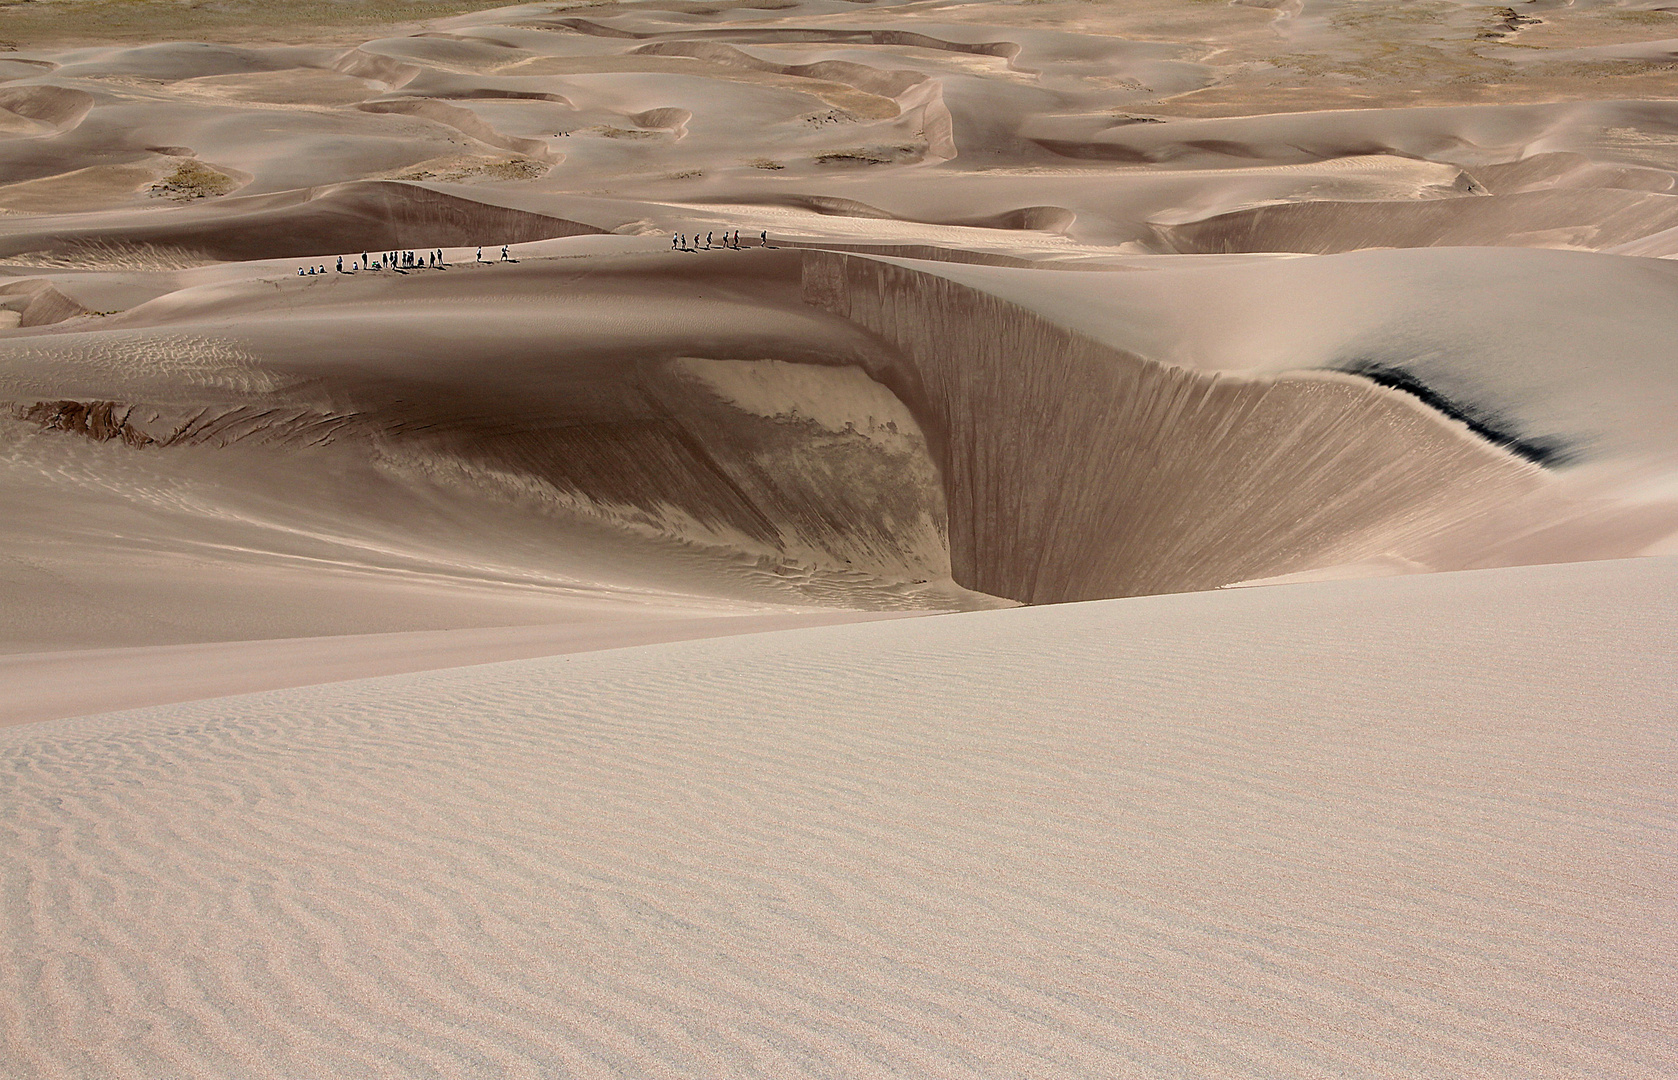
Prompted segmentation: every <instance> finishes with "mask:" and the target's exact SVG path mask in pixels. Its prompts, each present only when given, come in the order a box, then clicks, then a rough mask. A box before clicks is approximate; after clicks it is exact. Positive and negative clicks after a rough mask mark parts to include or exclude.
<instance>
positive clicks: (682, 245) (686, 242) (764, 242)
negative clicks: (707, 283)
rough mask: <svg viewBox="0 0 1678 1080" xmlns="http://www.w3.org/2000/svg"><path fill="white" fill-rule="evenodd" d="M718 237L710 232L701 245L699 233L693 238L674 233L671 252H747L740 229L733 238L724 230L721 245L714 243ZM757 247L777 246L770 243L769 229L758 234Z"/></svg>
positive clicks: (735, 231) (736, 230)
mask: <svg viewBox="0 0 1678 1080" xmlns="http://www.w3.org/2000/svg"><path fill="white" fill-rule="evenodd" d="M716 235H717V234H716V233H714V232H708V233H706V234H705V242H704V243H700V242H699V234H698V233H694V234H693V236H691V237H689V236H688V235H687V234H686V233H673V234H671V236H670V250H671V251H710V250H711V249H712V248H726V249H727V250H729V251H744V250H745V248H743V247H741V246H740V230H739V229H735V230H734V235H733V236H732V237H730V236H729V234H728V232H727V230H724V232H723V234H722V243H720V244H718V243H716V242H714V237H715V236H716ZM757 246H758V247H766V248H772V247H774V246H775V245H774V244H771V243H770V242H769V230H768V229H765V230H764V231H763V232H761V233H759V234H758V245H757Z"/></svg>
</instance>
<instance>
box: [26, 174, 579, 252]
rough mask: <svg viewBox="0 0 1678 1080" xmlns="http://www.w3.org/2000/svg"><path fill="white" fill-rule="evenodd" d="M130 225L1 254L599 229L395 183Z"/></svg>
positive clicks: (287, 246)
mask: <svg viewBox="0 0 1678 1080" xmlns="http://www.w3.org/2000/svg"><path fill="white" fill-rule="evenodd" d="M130 220H131V222H132V223H128V224H111V225H107V226H104V227H98V226H89V227H86V228H80V229H60V230H53V231H51V232H38V233H17V234H14V235H11V236H3V237H0V258H8V257H12V256H18V255H37V256H39V255H45V256H54V255H63V256H74V255H76V254H77V253H78V252H84V251H91V250H98V249H100V248H101V247H116V248H160V249H168V250H173V251H183V252H197V253H200V254H202V255H203V256H204V257H205V258H206V259H209V260H222V261H229V262H231V261H241V260H248V259H281V258H302V257H306V256H320V255H333V254H342V253H347V252H354V251H383V250H386V249H390V248H424V247H461V246H470V245H474V244H518V243H526V242H529V241H532V240H548V239H551V238H553V237H556V236H581V235H588V234H598V233H603V232H605V230H604V229H598V228H595V227H594V226H592V225H585V224H583V223H581V222H577V221H570V220H567V219H565V218H556V217H548V216H547V215H544V214H533V213H531V212H529V211H527V210H514V209H510V208H508V207H503V206H494V205H491V204H488V203H480V202H475V201H473V200H471V199H463V198H460V197H459V196H457V195H449V194H446V193H444V192H441V191H433V190H431V189H430V188H426V187H420V186H418V185H415V184H403V183H396V182H394V181H359V182H356V183H351V184H340V185H336V186H334V187H330V188H324V189H319V190H315V191H302V192H282V193H279V194H276V195H253V196H248V197H244V198H232V199H224V200H221V201H219V202H216V203H214V204H212V205H209V206H205V207H203V208H202V209H199V208H196V207H195V208H193V209H192V210H191V211H172V212H170V213H168V214H166V215H163V214H156V213H144V214H135V215H132V217H131V219H130Z"/></svg>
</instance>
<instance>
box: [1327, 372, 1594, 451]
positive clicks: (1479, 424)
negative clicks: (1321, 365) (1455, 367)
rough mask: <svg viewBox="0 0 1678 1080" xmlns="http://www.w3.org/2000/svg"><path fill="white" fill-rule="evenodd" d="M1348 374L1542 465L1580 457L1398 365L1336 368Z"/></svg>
mask: <svg viewBox="0 0 1678 1080" xmlns="http://www.w3.org/2000/svg"><path fill="white" fill-rule="evenodd" d="M1340 370H1341V371H1344V372H1346V373H1348V374H1351V375H1361V376H1362V377H1364V378H1366V379H1368V380H1369V381H1370V382H1373V383H1376V384H1378V385H1381V386H1385V387H1388V388H1390V389H1393V390H1401V391H1403V392H1404V393H1406V394H1409V395H1410V396H1411V397H1414V398H1416V399H1417V400H1419V401H1421V402H1422V404H1424V405H1427V406H1429V407H1430V408H1433V409H1437V410H1438V411H1440V412H1442V413H1444V414H1445V415H1446V416H1449V417H1450V418H1451V419H1453V420H1460V421H1461V422H1463V423H1464V424H1467V425H1468V429H1469V430H1470V431H1472V432H1474V434H1476V435H1478V436H1480V437H1481V438H1483V439H1485V440H1487V441H1488V442H1491V443H1495V444H1496V445H1498V446H1501V447H1503V448H1504V449H1506V450H1508V451H1509V452H1510V453H1513V454H1515V455H1516V456H1518V457H1521V458H1524V459H1526V460H1527V461H1530V462H1532V463H1533V464H1534V465H1542V466H1544V467H1546V468H1554V467H1556V466H1558V465H1567V464H1571V463H1572V462H1574V461H1577V460H1578V459H1579V457H1580V454H1579V450H1578V448H1577V447H1575V446H1572V445H1569V444H1568V442H1567V441H1566V440H1564V439H1562V438H1560V437H1558V436H1554V435H1549V436H1542V437H1538V438H1528V437H1526V436H1523V435H1522V434H1521V433H1520V432H1518V431H1516V430H1515V429H1514V427H1513V425H1512V424H1511V423H1510V422H1509V421H1508V420H1507V419H1506V418H1504V417H1502V416H1499V415H1498V414H1497V413H1496V412H1493V411H1492V410H1490V409H1486V408H1483V407H1481V406H1478V405H1471V404H1467V403H1465V402H1461V401H1454V400H1452V399H1451V398H1448V397H1446V396H1445V395H1444V394H1441V393H1440V392H1439V391H1438V390H1435V389H1434V388H1433V387H1431V386H1429V385H1428V384H1427V383H1425V382H1423V381H1422V380H1421V379H1418V378H1417V377H1416V376H1415V375H1413V374H1411V373H1410V372H1408V371H1406V370H1404V369H1403V368H1401V367H1397V366H1394V365H1392V364H1384V363H1382V362H1381V361H1379V360H1367V359H1359V360H1352V361H1350V362H1348V363H1346V364H1345V365H1343V366H1342V367H1341V368H1340Z"/></svg>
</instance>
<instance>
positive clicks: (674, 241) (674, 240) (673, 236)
mask: <svg viewBox="0 0 1678 1080" xmlns="http://www.w3.org/2000/svg"><path fill="white" fill-rule="evenodd" d="M681 238H682V234H681V233H671V234H670V250H671V251H675V250H676V249H677V248H678V247H680V246H681V245H680V244H679V243H677V241H679V240H680V239H681Z"/></svg>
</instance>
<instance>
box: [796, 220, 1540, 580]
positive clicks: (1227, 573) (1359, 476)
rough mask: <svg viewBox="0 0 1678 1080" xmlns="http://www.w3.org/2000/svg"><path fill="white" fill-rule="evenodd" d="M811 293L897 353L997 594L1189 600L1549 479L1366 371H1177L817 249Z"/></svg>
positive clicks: (1321, 561)
mask: <svg viewBox="0 0 1678 1080" xmlns="http://www.w3.org/2000/svg"><path fill="white" fill-rule="evenodd" d="M804 284H805V296H806V301H807V302H808V303H811V304H813V305H815V306H817V307H820V308H822V309H824V310H827V311H830V312H833V313H834V314H836V315H839V316H840V317H842V318H845V319H848V320H850V321H851V322H854V323H856V324H858V325H860V326H862V327H864V328H865V329H867V330H869V331H870V332H872V333H874V334H876V335H879V337H880V338H881V339H882V340H883V341H884V342H886V343H887V344H888V345H889V352H888V355H890V356H892V357H893V359H890V360H887V361H883V362H881V364H880V365H879V366H877V367H876V368H874V369H873V370H871V371H870V374H871V375H872V376H873V377H874V378H875V379H877V380H879V381H880V382H881V383H883V384H884V385H886V386H887V387H889V388H891V389H892V391H893V392H894V393H896V394H897V395H898V397H899V398H900V399H901V400H903V401H904V402H905V403H907V404H908V405H909V407H910V409H911V411H913V412H914V414H915V416H916V419H917V420H918V421H919V422H920V425H921V428H922V430H923V431H925V432H926V436H927V441H928V445H929V446H930V447H931V448H932V451H933V453H934V455H935V457H936V460H937V464H938V467H939V470H940V472H941V474H942V476H943V483H944V490H945V496H946V502H947V506H948V514H949V537H950V561H951V568H952V571H953V574H954V577H955V580H956V581H957V582H958V583H960V584H961V585H964V586H966V587H967V588H970V589H976V590H978V591H981V592H986V593H990V594H992V595H996V596H1005V597H1008V598H1010V599H1014V600H1019V601H1022V602H1026V603H1055V602H1063V601H1071V600H1089V599H1097V598H1102V597H1114V596H1134V595H1144V594H1150V593H1165V592H1185V591H1194V590H1200V589H1211V588H1217V587H1219V586H1221V585H1226V584H1229V583H1231V582H1236V581H1245V580H1252V579H1256V578H1262V577H1269V576H1274V575H1278V574H1286V573H1292V572H1296V571H1300V570H1305V569H1310V568H1313V567H1320V566H1332V565H1337V564H1343V563H1351V562H1356V561H1359V560H1363V559H1369V558H1375V557H1381V556H1384V555H1387V554H1397V555H1400V556H1403V555H1405V553H1407V552H1413V551H1416V550H1418V549H1420V548H1423V547H1426V546H1427V545H1429V544H1432V543H1434V542H1436V541H1437V539H1438V537H1439V536H1440V535H1442V534H1443V533H1445V532H1448V531H1449V530H1450V529H1452V528H1453V527H1457V526H1459V525H1460V524H1462V523H1464V522H1466V521H1469V520H1472V519H1474V518H1475V517H1476V516H1477V515H1480V514H1482V513H1484V512H1486V510H1487V508H1488V507H1496V506H1498V505H1500V504H1501V503H1502V502H1503V501H1504V500H1510V499H1514V498H1517V497H1519V496H1520V495H1521V494H1522V493H1524V492H1526V491H1528V490H1530V488H1531V486H1532V485H1533V484H1534V483H1536V482H1537V474H1536V473H1535V471H1534V470H1533V468H1532V466H1531V465H1530V464H1528V463H1527V462H1526V461H1523V460H1522V459H1521V458H1519V457H1517V456H1515V455H1513V454H1511V453H1508V452H1506V450H1505V448H1503V447H1501V446H1498V445H1493V444H1492V443H1491V442H1490V441H1482V440H1480V439H1477V438H1474V437H1472V436H1470V435H1468V434H1467V433H1464V432H1462V431H1461V430H1460V429H1457V428H1455V426H1454V425H1452V424H1451V423H1450V422H1449V421H1448V420H1446V419H1445V418H1444V417H1441V416H1437V415H1434V414H1432V413H1429V412H1427V411H1426V410H1425V409H1424V408H1423V407H1422V406H1421V405H1419V404H1417V403H1416V402H1415V401H1413V400H1411V399H1409V398H1407V397H1404V396H1401V395H1399V394H1395V393H1393V392H1392V391H1391V390H1389V389H1388V388H1385V387H1381V386H1378V385H1375V384H1374V383H1373V382H1372V381H1364V380H1353V379H1350V378H1347V377H1344V376H1337V375H1327V374H1325V375H1321V376H1300V377H1282V378H1274V379H1243V378H1237V377H1229V376H1226V375H1219V374H1214V373H1208V372H1199V371H1189V370H1184V369H1181V368H1173V367H1167V366H1165V365H1162V364H1157V363H1153V362H1151V361H1148V360H1146V359H1144V358H1142V357H1138V356H1135V355H1131V354H1128V353H1124V352H1121V351H1119V350H1116V349H1113V348H1110V347H1108V346H1105V345H1102V344H1100V343H1098V342H1095V341H1092V340H1090V339H1088V338H1084V337H1082V336H1080V335H1078V334H1076V333H1073V332H1072V331H1069V330H1067V329H1066V328H1065V327H1062V326H1060V325H1057V324H1055V323H1053V322H1051V321H1049V320H1047V319H1044V318H1042V317H1040V316H1037V315H1036V314H1034V313H1032V312H1029V311H1025V310H1023V309H1021V308H1019V307H1018V306H1016V305H1014V304H1012V303H1009V302H1007V301H1005V300H1001V299H999V298H997V297H995V296H992V295H990V294H987V293H984V292H981V291H978V290H976V289H973V288H970V287H968V286H966V285H962V284H958V283H956V282H953V281H950V280H949V279H947V278H943V277H940V276H938V275H937V274H936V273H935V272H933V271H930V270H922V269H920V268H915V267H906V266H899V265H895V264H890V263H885V262H881V261H878V260H875V259H869V258H860V257H856V256H852V255H842V254H838V253H835V252H829V251H809V252H806V253H805V264H804Z"/></svg>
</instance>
